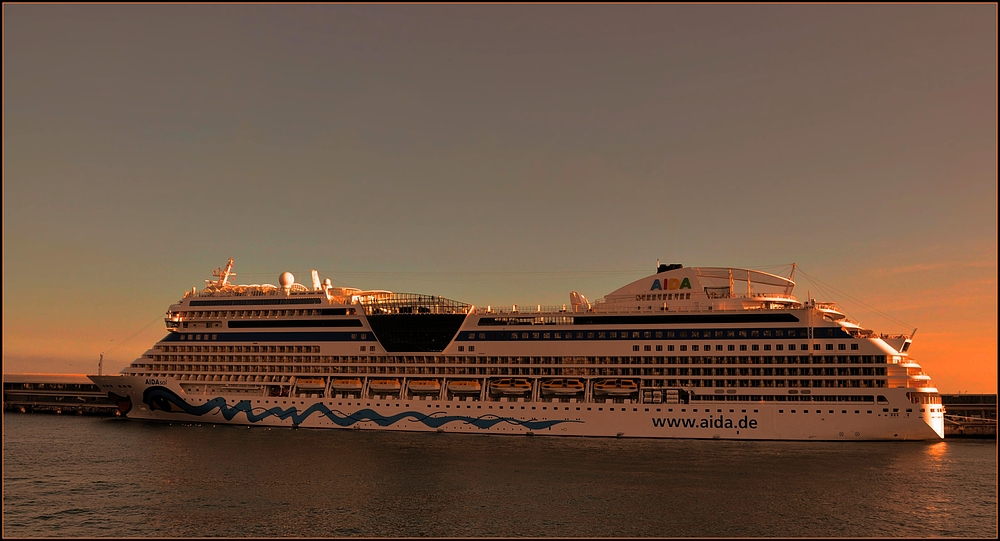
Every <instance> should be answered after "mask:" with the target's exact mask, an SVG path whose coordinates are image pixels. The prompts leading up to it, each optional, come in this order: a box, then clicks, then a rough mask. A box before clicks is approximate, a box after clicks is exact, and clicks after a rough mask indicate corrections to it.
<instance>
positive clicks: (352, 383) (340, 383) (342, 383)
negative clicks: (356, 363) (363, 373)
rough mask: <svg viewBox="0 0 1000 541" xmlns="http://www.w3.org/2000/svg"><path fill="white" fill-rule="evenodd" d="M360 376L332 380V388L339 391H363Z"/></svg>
mask: <svg viewBox="0 0 1000 541" xmlns="http://www.w3.org/2000/svg"><path fill="white" fill-rule="evenodd" d="M361 387H362V385H361V379H360V378H343V379H335V380H333V381H332V382H330V388H331V389H333V390H334V391H337V392H338V393H356V392H359V391H361Z"/></svg>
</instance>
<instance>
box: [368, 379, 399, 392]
mask: <svg viewBox="0 0 1000 541" xmlns="http://www.w3.org/2000/svg"><path fill="white" fill-rule="evenodd" d="M400 388H401V385H400V384H399V380H398V379H373V380H371V381H370V382H369V383H368V389H369V390H371V391H372V392H375V393H398V392H399V389H400Z"/></svg>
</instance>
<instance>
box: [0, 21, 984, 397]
mask: <svg viewBox="0 0 1000 541" xmlns="http://www.w3.org/2000/svg"><path fill="white" fill-rule="evenodd" d="M3 14H4V22H3V24H4V28H3V30H4V37H3V40H4V41H3V43H4V68H3V77H4V83H3V84H4V218H3V223H4V284H3V287H4V359H5V369H7V365H8V364H9V363H12V364H11V365H12V366H17V367H18V371H21V370H24V371H37V370H33V369H34V368H38V369H39V370H46V371H49V370H51V371H71V372H72V371H76V372H81V371H91V370H92V369H91V367H90V366H89V364H88V363H90V364H93V363H91V361H90V359H91V358H95V359H96V355H97V352H99V351H101V350H106V349H108V348H110V347H114V345H112V344H113V343H112V342H111V341H112V340H116V341H118V343H120V342H121V340H123V339H124V338H126V337H128V336H129V335H131V334H133V333H134V332H136V331H138V330H139V329H140V328H143V326H144V325H146V324H147V323H149V322H150V321H151V320H156V318H158V317H159V316H160V315H162V313H163V311H164V310H165V309H166V308H167V306H168V305H169V304H170V303H171V302H175V301H176V300H177V299H178V298H180V296H181V294H182V293H183V291H184V290H186V289H190V287H191V286H196V285H200V284H203V279H205V278H211V275H210V271H211V270H212V269H214V268H216V267H218V266H219V265H221V264H224V262H225V260H226V258H228V257H233V258H234V259H235V260H236V272H237V273H238V276H237V281H238V282H240V283H276V280H277V274H278V273H280V272H281V271H285V270H290V271H292V272H293V273H295V274H296V276H298V277H299V278H300V280H301V281H307V280H308V271H309V269H318V270H319V271H320V272H321V274H323V275H324V276H330V277H331V278H332V279H333V280H334V282H335V283H340V284H343V285H350V286H354V287H362V288H382V289H392V290H396V291H411V292H423V293H431V294H439V295H444V296H446V297H450V298H455V299H458V300H463V301H466V302H472V303H476V304H488V303H493V304H497V303H506V304H509V303H512V302H517V303H529V304H536V303H541V304H559V303H565V302H567V298H568V292H569V291H570V290H571V289H576V290H578V291H580V292H582V293H584V294H585V295H587V296H588V297H590V298H592V299H593V298H599V297H601V296H603V295H604V294H605V293H608V292H610V291H611V290H613V289H615V288H617V287H618V286H620V285H623V284H624V283H626V282H628V281H631V280H633V279H636V278H639V277H641V276H643V275H644V274H648V273H650V272H652V270H653V265H654V263H655V261H656V259H658V258H659V259H662V260H663V261H664V262H679V263H684V264H686V265H695V266H698V265H701V266H730V265H731V266H742V267H765V266H771V265H782V264H789V263H792V262H793V261H794V262H798V263H799V264H800V265H801V267H802V268H803V269H805V270H806V272H808V273H809V274H810V275H811V276H815V277H818V278H820V279H821V280H823V281H824V282H825V283H827V284H830V285H833V286H834V287H836V288H837V289H838V290H840V291H843V292H846V293H849V294H850V295H851V296H852V297H856V298H858V299H861V300H863V301H864V302H866V303H869V304H871V305H874V306H876V307H877V308H879V309H880V310H882V311H884V312H887V313H889V314H891V315H892V316H893V317H896V318H898V319H901V320H903V321H905V322H906V323H907V324H912V325H913V326H917V327H920V328H921V334H924V333H926V336H929V337H928V338H927V340H928V342H927V343H928V345H930V344H933V343H935V342H934V340H938V343H939V344H941V345H940V346H939V347H937V349H934V348H933V347H931V348H929V349H926V350H924V355H925V356H932V357H933V356H937V357H941V356H942V355H943V354H944V353H945V352H948V351H952V349H950V347H951V346H949V345H948V342H947V341H948V340H958V339H961V337H962V336H963V335H965V336H967V335H966V334H965V333H968V332H969V331H970V329H971V331H972V333H973V334H974V335H975V337H974V338H972V340H973V341H975V342H976V343H977V344H979V346H977V348H978V349H976V348H973V349H969V350H968V351H969V352H968V355H971V356H973V357H975V359H978V360H977V361H976V362H977V363H980V364H982V367H980V364H977V365H976V367H977V368H976V370H978V371H979V372H978V373H982V370H992V375H990V374H989V373H987V374H986V376H988V379H989V380H990V381H991V382H990V383H989V384H988V385H991V386H992V389H994V390H995V388H996V364H995V361H996V331H995V325H996V300H997V298H996V208H997V207H996V203H997V191H996V190H997V170H996V162H997V106H996V103H997V84H996V82H997V11H996V6H995V5H993V4H973V5H881V6H880V5H627V6H618V5H576V6H567V5H466V6H460V5H459V6H455V5H424V6H419V5H380V6H379V5H375V6H373V5H292V6H284V5H280V6H279V5H89V6H86V5H85V6H74V5H11V4H4V8H3ZM610 271H619V272H610ZM799 281H800V284H802V285H805V284H804V282H803V281H802V280H799ZM806 287H808V286H806ZM800 289H801V286H800ZM809 292H811V293H812V294H813V296H820V292H819V291H817V290H816V289H815V288H814V289H811V290H810V291H809ZM798 293H799V295H800V296H802V297H804V296H805V295H806V293H807V291H802V290H799V291H798ZM837 300H841V301H847V300H848V299H844V298H839V299H837ZM931 300H933V301H934V302H930V301H931ZM852 315H856V316H863V314H853V313H852ZM969 325H972V327H970V326H969ZM891 330H900V329H898V328H896V329H891ZM905 330H907V331H909V330H912V329H909V328H907V329H905ZM162 332H163V330H162V325H161V323H155V324H154V325H152V327H149V328H147V330H146V331H145V333H144V334H143V335H142V336H141V337H140V338H139V339H136V340H135V342H134V343H130V344H129V345H128V346H127V347H121V348H120V349H118V350H117V353H116V355H118V358H117V359H116V361H115V362H117V363H118V365H117V366H118V368H120V367H121V366H124V365H125V364H127V363H128V362H130V361H131V359H132V358H133V357H134V356H135V355H137V354H139V353H141V352H142V351H143V350H144V349H145V348H146V347H148V346H149V345H150V344H151V343H152V341H154V340H155V339H156V338H157V336H158V335H160V334H162ZM935 333H938V334H937V335H936V334H935ZM935 336H936V338H935ZM919 344H920V340H919V337H918V340H917V344H916V345H915V346H914V348H915V350H916V351H917V352H920V350H919V348H918V346H919ZM74 359H77V363H79V364H74V366H72V367H70V366H69V363H71V362H74V361H73V360H74ZM80 360H83V361H80ZM987 361H988V362H987ZM921 362H924V365H925V366H928V365H933V364H934V363H933V360H931V359H928V358H926V357H925V358H924V359H922V360H921ZM940 362H941V363H942V364H940V365H939V366H941V368H939V369H938V371H939V372H942V371H944V372H947V371H948V370H951V368H944V367H945V366H947V365H946V364H944V360H943V359H941V360H940ZM77 366H79V367H77ZM990 366H992V368H989V367H990ZM983 367H985V368H983ZM970 373H975V371H974V370H971V369H970ZM932 375H933V373H932ZM969 377H970V378H972V377H973V376H969ZM936 379H937V380H940V379H942V378H941V377H940V376H937V377H936ZM961 381H962V383H961V384H962V385H965V386H966V387H965V388H966V389H968V388H970V387H971V386H974V385H972V384H971V383H967V382H966V380H961ZM969 381H972V380H969ZM955 385H956V386H959V383H958V381H957V380H956V383H955ZM984 385H985V383H984ZM944 390H948V389H944ZM954 390H958V389H954Z"/></svg>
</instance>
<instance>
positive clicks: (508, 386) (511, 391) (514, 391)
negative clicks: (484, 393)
mask: <svg viewBox="0 0 1000 541" xmlns="http://www.w3.org/2000/svg"><path fill="white" fill-rule="evenodd" d="M490 392H491V393H492V394H498V395H503V396H512V395H514V396H516V395H523V394H528V393H530V392H531V383H529V382H528V380H526V379H517V378H504V379H498V380H496V381H491V382H490Z"/></svg>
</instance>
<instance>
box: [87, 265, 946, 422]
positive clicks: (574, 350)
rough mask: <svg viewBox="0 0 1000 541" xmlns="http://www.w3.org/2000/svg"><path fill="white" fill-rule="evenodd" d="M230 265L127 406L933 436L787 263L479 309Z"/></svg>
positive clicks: (928, 403) (887, 344)
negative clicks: (261, 275)
mask: <svg viewBox="0 0 1000 541" xmlns="http://www.w3.org/2000/svg"><path fill="white" fill-rule="evenodd" d="M232 268H233V262H232V259H230V260H229V262H228V264H227V266H226V267H224V268H220V269H218V270H217V271H215V273H214V274H215V276H217V277H218V279H217V280H211V281H207V282H208V283H207V285H206V287H205V288H204V289H201V290H199V289H197V288H193V289H192V290H191V291H189V292H188V293H186V294H185V295H184V298H183V299H182V300H181V301H180V302H179V303H177V304H174V305H173V306H171V307H170V309H169V310H168V312H167V315H166V326H167V330H168V333H167V335H166V336H165V337H164V338H163V339H162V340H160V341H159V342H158V343H157V344H156V345H155V346H154V347H153V348H152V349H150V350H149V351H147V352H146V353H144V354H143V355H142V357H140V358H139V359H136V360H135V361H134V362H133V363H132V364H131V365H130V366H129V367H127V368H126V369H125V370H123V371H122V373H121V374H120V375H115V376H91V379H92V380H93V381H94V382H95V383H97V384H98V385H100V386H101V388H102V389H103V390H105V391H107V392H108V393H109V394H110V396H111V397H112V398H113V399H115V400H116V401H117V402H118V403H119V407H120V408H121V410H122V412H123V413H125V414H126V415H127V416H128V417H130V418H136V419H151V420H189V421H210V422H213V423H218V422H222V423H233V424H244V425H266V426H301V427H316V428H360V429H388V430H418V431H427V430H431V431H433V430H436V431H444V432H473V433H493V434H537V435H576V436H625V437H659V438H717V439H789V440H811V439H816V440H855V441H856V440H925V439H940V438H941V437H943V433H944V412H943V407H942V405H941V399H940V396H939V394H938V391H937V389H936V388H935V387H934V386H933V384H932V383H931V381H930V378H929V377H928V376H927V375H925V374H924V373H923V372H922V370H921V368H920V366H919V365H918V364H917V363H915V362H914V361H912V360H911V359H910V358H909V356H908V354H907V350H908V348H909V346H910V344H911V337H909V336H905V335H885V334H878V333H875V332H874V331H872V330H869V329H865V328H863V327H862V326H861V325H860V324H859V323H858V322H855V321H852V320H851V319H850V318H849V317H847V315H846V314H844V313H843V312H842V311H841V310H840V309H839V308H838V307H837V305H836V304H834V303H820V302H816V301H813V300H807V301H805V302H803V301H799V300H798V299H796V297H794V296H793V295H792V290H793V288H794V286H795V282H794V281H793V278H794V266H793V270H792V275H791V276H789V277H787V278H786V277H782V276H778V275H774V274H770V273H766V272H761V271H757V270H751V269H741V268H705V267H701V268H699V267H690V268H689V267H683V266H681V265H658V266H657V269H656V273H654V274H652V275H650V276H647V277H644V278H641V279H639V280H636V281H634V282H632V283H630V284H628V285H626V286H624V287H622V288H619V289H618V290H616V291H613V292H612V293H610V294H608V295H606V296H605V297H604V298H603V299H600V300H597V301H596V302H594V303H590V302H589V301H588V300H587V299H586V298H585V297H584V296H583V295H580V294H579V293H577V292H575V291H574V292H572V293H571V294H570V299H569V300H570V303H569V305H568V306H567V305H563V306H556V307H543V306H534V307H525V306H520V307H519V306H508V307H493V306H488V307H485V308H484V307H476V306H473V305H470V304H466V303H462V302H458V301H453V300H450V299H446V298H443V297H437V296H430V295H419V294H407V293H393V292H390V291H383V290H377V291H364V290H360V289H354V288H347V287H336V286H334V285H333V284H332V283H331V281H330V280H329V279H326V280H323V281H321V280H320V277H319V275H318V273H317V272H316V271H313V272H312V284H311V287H307V286H305V285H302V284H298V283H296V282H295V279H294V277H293V276H292V275H291V274H290V273H283V274H282V275H281V276H280V277H279V280H278V282H279V284H278V285H277V286H274V285H269V284H264V285H256V284H254V285H233V284H231V283H230V278H231V277H232V276H233V275H234V273H233V272H232Z"/></svg>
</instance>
